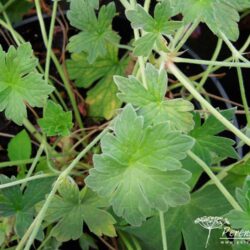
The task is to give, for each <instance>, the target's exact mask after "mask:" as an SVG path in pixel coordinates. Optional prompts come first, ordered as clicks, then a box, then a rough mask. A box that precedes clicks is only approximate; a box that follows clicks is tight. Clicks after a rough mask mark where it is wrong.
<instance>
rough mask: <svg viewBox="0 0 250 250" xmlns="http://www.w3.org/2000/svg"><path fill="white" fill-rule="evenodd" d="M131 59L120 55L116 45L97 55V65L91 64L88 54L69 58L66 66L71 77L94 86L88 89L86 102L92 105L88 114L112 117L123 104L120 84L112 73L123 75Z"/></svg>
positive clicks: (73, 55)
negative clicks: (118, 88)
mask: <svg viewBox="0 0 250 250" xmlns="http://www.w3.org/2000/svg"><path fill="white" fill-rule="evenodd" d="M127 64H128V59H125V58H122V59H119V57H118V49H117V48H116V47H115V46H107V53H106V55H105V56H104V57H98V58H97V60H96V62H95V63H94V64H90V63H89V62H88V59H87V54H86V53H84V52H82V53H80V54H76V53H74V54H72V55H71V59H70V60H67V68H68V72H69V76H70V79H71V80H74V81H75V84H76V85H77V86H78V87H84V88H89V87H90V86H91V85H93V84H95V83H96V84H95V85H94V87H93V88H91V89H90V90H88V92H87V99H86V102H87V104H88V105H89V109H88V112H89V115H90V116H95V117H104V118H105V119H110V118H111V117H112V116H113V115H114V114H115V112H116V110H117V108H119V107H120V106H121V101H120V100H119V99H118V98H117V96H116V94H117V87H116V85H115V84H114V81H113V75H116V74H118V75H124V72H125V68H126V66H127Z"/></svg>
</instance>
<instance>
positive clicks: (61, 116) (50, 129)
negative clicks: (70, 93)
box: [38, 101, 73, 136]
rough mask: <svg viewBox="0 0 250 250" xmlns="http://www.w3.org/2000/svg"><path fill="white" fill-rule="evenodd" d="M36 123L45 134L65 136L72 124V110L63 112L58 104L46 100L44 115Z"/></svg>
mask: <svg viewBox="0 0 250 250" xmlns="http://www.w3.org/2000/svg"><path fill="white" fill-rule="evenodd" d="M38 124H39V126H40V127H41V128H42V130H43V132H44V133H45V134H46V135H47V136H55V135H62V136H67V135H69V133H70V129H71V128H72V126H73V123H72V112H71V111H68V112H64V111H63V109H62V107H61V106H60V105H59V104H56V103H54V102H52V101H48V102H47V106H46V109H45V113H44V117H43V118H42V119H39V120H38Z"/></svg>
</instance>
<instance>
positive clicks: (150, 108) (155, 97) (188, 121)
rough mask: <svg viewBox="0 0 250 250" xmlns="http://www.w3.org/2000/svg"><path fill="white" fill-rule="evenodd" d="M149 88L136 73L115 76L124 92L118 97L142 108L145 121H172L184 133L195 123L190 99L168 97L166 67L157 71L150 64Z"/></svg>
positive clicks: (148, 66)
mask: <svg viewBox="0 0 250 250" xmlns="http://www.w3.org/2000/svg"><path fill="white" fill-rule="evenodd" d="M145 74H146V79H147V89H145V88H144V87H143V85H142V83H141V82H139V81H138V80H137V79H136V78H135V77H134V76H129V78H125V77H121V76H115V77H114V81H115V83H116V85H117V86H118V89H119V90H120V92H121V93H119V94H118V97H119V98H120V99H121V100H122V101H124V102H127V103H132V104H133V105H134V106H136V107H139V108H140V109H139V112H140V114H142V115H143V116H144V117H145V123H146V124H152V123H153V124H157V123H161V122H169V123H170V126H171V128H173V129H177V130H181V131H184V132H188V131H190V130H191V129H192V128H193V126H194V121H193V116H192V114H191V113H190V112H189V111H192V110H193V105H192V103H191V102H189V101H186V100H183V99H172V100H170V99H166V98H165V94H166V91H167V75H166V72H165V70H160V71H158V70H157V69H156V68H155V67H154V66H153V65H151V64H147V66H146V70H145Z"/></svg>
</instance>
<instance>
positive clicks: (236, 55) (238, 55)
mask: <svg viewBox="0 0 250 250" xmlns="http://www.w3.org/2000/svg"><path fill="white" fill-rule="evenodd" d="M220 35H221V37H222V39H223V41H224V42H225V43H226V45H227V46H228V48H229V49H230V50H231V52H232V56H233V57H234V58H235V59H237V60H238V59H241V60H242V61H243V62H245V63H250V62H249V61H248V60H247V59H246V58H245V57H244V56H242V55H241V52H240V51H238V50H237V49H236V48H235V47H234V46H233V44H232V43H231V42H230V41H229V39H228V38H227V37H226V35H225V34H224V33H223V32H220Z"/></svg>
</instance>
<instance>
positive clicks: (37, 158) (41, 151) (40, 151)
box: [21, 143, 44, 191]
mask: <svg viewBox="0 0 250 250" xmlns="http://www.w3.org/2000/svg"><path fill="white" fill-rule="evenodd" d="M43 150H44V143H41V145H40V147H39V149H38V151H37V154H36V157H35V159H34V161H33V162H32V164H31V167H30V169H29V171H28V173H27V175H26V178H29V177H30V176H31V175H32V173H33V171H34V170H35V167H36V165H37V163H38V162H39V160H40V157H41V155H42V153H43ZM26 183H27V182H24V183H23V184H22V186H21V190H22V191H23V189H24V188H25V186H26Z"/></svg>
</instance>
